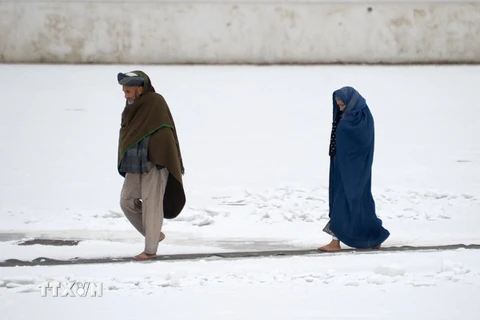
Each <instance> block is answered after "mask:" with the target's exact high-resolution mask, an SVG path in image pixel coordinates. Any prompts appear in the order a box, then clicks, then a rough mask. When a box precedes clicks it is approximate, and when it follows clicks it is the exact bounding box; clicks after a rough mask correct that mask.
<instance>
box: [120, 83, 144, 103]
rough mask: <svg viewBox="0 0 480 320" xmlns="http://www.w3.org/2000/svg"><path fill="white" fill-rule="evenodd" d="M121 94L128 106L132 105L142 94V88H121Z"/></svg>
mask: <svg viewBox="0 0 480 320" xmlns="http://www.w3.org/2000/svg"><path fill="white" fill-rule="evenodd" d="M122 89H123V93H124V94H125V99H127V102H128V104H132V103H133V102H135V100H136V99H137V98H138V97H139V96H140V94H142V92H143V87H128V86H123V88H122Z"/></svg>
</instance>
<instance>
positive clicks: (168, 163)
mask: <svg viewBox="0 0 480 320" xmlns="http://www.w3.org/2000/svg"><path fill="white" fill-rule="evenodd" d="M134 72H135V73H137V74H139V75H141V76H142V77H144V79H145V85H144V91H143V93H142V94H141V95H140V97H138V99H137V100H136V101H135V102H134V103H132V104H130V105H129V104H126V106H125V109H124V110H123V113H122V122H121V128H120V137H119V145H118V163H117V165H118V166H120V163H121V161H122V158H123V156H124V155H125V152H126V151H127V150H128V149H130V148H131V147H133V146H134V145H135V144H137V143H138V142H139V141H141V140H142V139H143V138H145V137H147V136H150V141H149V147H148V160H149V161H150V162H152V163H153V164H158V165H162V166H165V167H167V169H168V172H169V176H168V181H167V186H166V190H165V196H164V201H163V207H164V217H165V219H173V218H176V217H177V216H178V215H179V214H180V212H181V211H182V210H183V207H184V206H185V202H186V197H185V191H184V188H183V181H182V175H183V174H184V173H185V170H184V167H183V160H182V155H181V152H180V145H179V142H178V137H177V132H176V128H175V123H174V121H173V117H172V114H171V113H170V109H169V107H168V105H167V102H166V101H165V99H164V98H163V97H162V96H161V95H160V94H158V93H156V92H155V89H154V88H153V86H152V84H151V82H150V78H149V77H148V76H147V75H146V74H145V73H143V72H141V71H134ZM120 174H122V173H120Z"/></svg>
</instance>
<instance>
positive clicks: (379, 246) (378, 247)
mask: <svg viewBox="0 0 480 320" xmlns="http://www.w3.org/2000/svg"><path fill="white" fill-rule="evenodd" d="M381 247H382V245H381V244H379V245H378V246H375V247H373V248H372V249H375V250H376V249H380V248H381Z"/></svg>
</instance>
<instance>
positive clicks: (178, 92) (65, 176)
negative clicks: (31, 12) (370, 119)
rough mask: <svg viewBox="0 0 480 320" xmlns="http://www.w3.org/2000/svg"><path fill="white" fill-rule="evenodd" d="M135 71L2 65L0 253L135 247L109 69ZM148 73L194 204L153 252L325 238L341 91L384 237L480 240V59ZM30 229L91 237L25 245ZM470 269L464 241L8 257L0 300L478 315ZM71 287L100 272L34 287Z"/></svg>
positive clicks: (370, 315)
mask: <svg viewBox="0 0 480 320" xmlns="http://www.w3.org/2000/svg"><path fill="white" fill-rule="evenodd" d="M137 68H139V67H137V66H64V65H56V66H48V65H42V66H34V65H0V73H1V74H2V75H3V76H4V77H5V79H8V81H6V82H4V83H3V85H2V88H3V90H2V93H3V94H2V98H3V102H4V103H3V104H2V117H0V134H1V137H2V139H1V140H0V149H1V150H4V154H3V156H2V157H1V158H0V177H1V180H0V261H4V260H5V259H9V258H16V259H34V258H37V257H50V258H57V259H67V258H73V257H83V258H86V257H103V256H111V257H119V256H122V257H125V256H127V257H128V256H133V255H135V254H137V253H139V252H140V251H141V250H142V249H143V239H142V237H141V236H140V235H139V234H138V233H137V232H136V231H135V230H134V229H133V227H132V226H131V225H130V224H129V223H128V221H127V220H126V218H125V217H124V216H123V214H122V213H121V209H120V207H119V194H120V189H121V186H122V182H123V180H122V178H121V177H120V176H119V175H118V173H117V171H116V152H117V149H116V148H117V141H118V140H117V139H118V136H117V134H118V129H119V121H120V113H121V111H122V109H123V105H124V101H123V97H122V92H121V88H120V87H119V86H118V85H117V84H116V82H115V80H116V74H117V73H118V72H120V71H122V72H125V71H130V70H133V69H137ZM141 68H142V69H143V70H145V71H146V72H147V73H148V74H149V75H150V76H151V78H152V81H153V84H154V86H155V88H156V89H157V91H159V92H160V93H162V94H163V95H164V96H165V98H166V100H167V102H168V103H169V105H170V107H171V110H172V113H173V116H174V118H175V121H176V125H177V128H178V133H179V139H180V145H181V147H182V152H183V157H184V161H185V168H186V175H185V177H184V184H185V187H186V191H187V206H186V208H185V210H184V211H183V212H182V214H181V215H180V216H179V218H178V219H175V220H166V221H165V223H164V229H163V231H164V232H165V233H166V236H167V237H166V239H165V240H164V241H163V242H162V243H161V245H160V249H159V253H160V254H175V253H191V252H225V251H239V250H242V251H244V250H249V251H255V250H274V249H311V248H316V247H318V246H319V245H322V244H324V243H326V242H328V241H329V240H330V238H329V236H328V235H326V234H325V233H323V232H322V229H323V227H324V225H325V224H326V223H327V218H328V143H329V133H330V128H331V112H332V106H331V94H332V92H333V91H334V90H335V89H337V88H339V87H342V86H344V85H352V86H354V87H356V88H357V89H358V90H359V91H360V92H361V93H362V95H363V96H364V97H365V98H366V99H367V102H368V104H369V106H370V108H371V110H372V113H373V115H374V117H375V120H376V154H375V162H374V171H373V173H374V176H373V192H374V197H375V200H376V204H377V210H378V214H379V216H380V217H381V218H382V220H383V222H384V224H385V226H386V228H387V229H388V230H389V231H390V232H391V237H390V238H389V239H388V240H387V241H386V242H385V244H384V245H385V246H401V245H445V244H458V243H462V244H479V243H480V233H479V232H478V226H479V225H480V214H479V213H480V201H479V199H480V142H479V141H478V138H477V136H478V133H479V129H478V128H479V127H480V126H479V122H478V116H479V115H480V108H477V106H476V104H475V101H476V95H477V91H478V79H479V78H480V67H476V66H445V67H439V66H428V67H419V66H412V67H371V66H318V67H311V66H305V67H298V66H295V67H247V66H235V67H233V66H228V67H227V66H218V67H212V66H209V67H199V66H142V67H141ZM30 238H62V239H79V240H83V241H82V242H80V244H79V245H77V246H73V247H54V246H41V245H33V246H18V245H17V243H18V242H19V241H20V240H26V239H30ZM479 275H480V254H479V252H478V251H477V250H463V249H459V250H451V251H441V252H394V253H377V254H359V253H337V254H322V255H316V256H302V257H290V258H286V257H284V258H255V259H234V260H227V261H225V260H221V259H209V260H200V261H176V262H173V261H169V262H165V261H164V262H146V263H115V264H113V265H83V266H80V265H75V266H68V267H67V266H51V267H15V268H1V269H0V309H1V310H2V311H1V312H2V318H3V317H5V318H12V319H31V318H33V317H36V318H40V319H51V318H52V317H53V318H55V319H56V318H61V317H62V318H63V317H65V316H68V318H70V319H81V318H85V317H88V316H89V315H88V312H94V315H93V317H94V318H102V317H103V318H106V319H113V318H121V319H130V318H133V317H135V318H137V317H138V316H150V317H151V313H152V307H153V308H155V307H156V306H159V308H158V311H157V312H158V317H168V318H172V317H175V318H179V319H190V318H193V317H195V318H197V319H199V320H202V319H245V318H249V319H267V318H268V319H269V318H272V319H273V318H275V319H364V318H365V319H386V318H388V319H393V320H395V319H406V318H408V319H435V320H438V319H451V318H453V317H459V316H460V317H462V319H472V320H473V319H475V320H476V319H479V318H480V307H479V306H478V303H477V302H476V301H477V298H476V296H477V292H478V289H479V286H480V277H479ZM75 279H77V280H78V279H81V280H83V281H100V282H102V283H103V285H104V288H105V292H104V296H103V297H102V298H83V299H79V298H52V297H48V298H42V297H40V290H39V288H38V286H39V284H40V283H41V282H43V281H49V280H52V281H72V280H75ZM454 292H455V293H454ZM109 302H111V303H114V304H115V305H112V306H111V307H109V306H108V303H109ZM24 306H28V308H25V307H24ZM143 306H145V307H144V308H143ZM54 308H55V309H54ZM72 308H74V309H73V310H75V311H74V312H72ZM52 310H56V311H55V312H53V311H52ZM92 310H93V311H92ZM90 316H91V315H90Z"/></svg>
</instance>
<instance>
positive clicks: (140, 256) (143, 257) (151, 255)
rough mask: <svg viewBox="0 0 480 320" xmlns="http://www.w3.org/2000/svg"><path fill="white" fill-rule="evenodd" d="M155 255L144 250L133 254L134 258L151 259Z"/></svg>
mask: <svg viewBox="0 0 480 320" xmlns="http://www.w3.org/2000/svg"><path fill="white" fill-rule="evenodd" d="M156 257H157V255H156V254H148V253H145V252H142V253H140V254H139V255H136V256H135V260H151V259H155V258H156Z"/></svg>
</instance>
